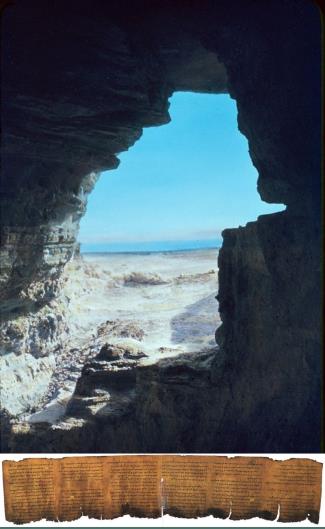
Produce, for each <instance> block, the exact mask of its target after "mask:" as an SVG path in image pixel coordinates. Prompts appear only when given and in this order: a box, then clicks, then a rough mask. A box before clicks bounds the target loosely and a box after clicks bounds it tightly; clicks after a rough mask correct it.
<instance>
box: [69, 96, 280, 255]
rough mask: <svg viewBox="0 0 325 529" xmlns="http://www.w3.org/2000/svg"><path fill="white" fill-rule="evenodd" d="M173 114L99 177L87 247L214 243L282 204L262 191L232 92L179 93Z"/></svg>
mask: <svg viewBox="0 0 325 529" xmlns="http://www.w3.org/2000/svg"><path fill="white" fill-rule="evenodd" d="M169 112H170V116H171V122H170V123H168V124H167V125H163V126H160V127H150V128H146V129H144V131H143V135H142V136H141V138H140V139H139V140H138V141H137V142H136V143H135V145H134V146H132V147H131V148H130V149H129V150H128V151H126V152H123V153H121V154H120V155H119V159H120V161H121V163H120V165H119V167H118V169H116V170H112V171H106V172H103V173H102V175H101V176H100V179H99V181H98V182H97V184H96V186H95V188H94V190H93V191H92V193H91V194H90V196H89V199H88V206H87V212H86V214H85V216H84V217H83V219H82V220H81V223H80V235H79V241H80V242H81V243H82V244H81V248H82V251H123V250H125V251H128V250H129V251H137V250H139V251H141V250H142V249H143V250H150V249H152V250H155V249H157V250H159V249H163V250H168V249H185V248H197V247H215V246H216V245H217V246H219V245H220V241H221V231H222V230H223V229H224V228H233V227H237V226H239V225H241V226H244V225H245V224H246V223H247V222H249V221H252V220H255V219H256V218H257V217H258V216H259V215H262V214H267V213H273V212H275V211H281V210H282V209H284V206H283V205H281V204H267V203H265V202H262V200H261V198H260V196H259V194H258V193H257V190H256V183H257V171H256V169H255V168H254V166H253V164H252V161H251V159H250V157H249V154H248V142H247V140H246V138H245V136H243V135H242V134H241V133H240V132H239V131H238V128H237V108H236V102H235V101H234V100H233V99H231V98H230V96H229V95H226V94H218V95H216V94H194V93H190V92H177V93H175V94H174V95H173V96H172V97H171V98H170V109H169Z"/></svg>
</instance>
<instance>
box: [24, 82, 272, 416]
mask: <svg viewBox="0 0 325 529" xmlns="http://www.w3.org/2000/svg"><path fill="white" fill-rule="evenodd" d="M169 111H170V116H171V122H170V123H169V124H168V125H167V126H164V127H153V128H147V129H145V130H144V133H143V136H142V137H141V138H140V139H139V140H138V141H137V142H136V144H135V145H134V146H133V147H132V149H131V150H130V151H128V152H125V153H122V155H120V160H121V165H120V167H119V168H118V169H117V170H115V171H109V172H107V173H104V174H102V175H101V176H100V177H99V179H98V180H97V182H96V184H95V187H94V190H93V191H92V192H91V193H90V195H89V197H88V206H87V211H86V213H85V215H84V216H83V218H82V219H81V223H80V235H79V241H80V242H79V243H80V253H79V252H77V255H76V256H75V257H74V259H73V260H72V261H71V262H70V263H69V264H68V266H67V268H66V272H65V275H66V283H65V286H64V288H63V291H62V295H64V296H66V299H68V300H69V314H70V318H69V319H70V338H69V343H68V344H66V347H65V348H64V349H63V351H62V354H61V358H60V359H59V365H60V369H59V370H56V372H55V374H54V377H53V378H52V387H51V391H52V396H53V395H54V401H55V402H54V404H52V405H51V402H49V403H47V404H46V410H45V412H44V411H39V410H37V411H36V413H34V414H32V416H31V417H29V420H30V421H31V422H33V421H37V422H38V421H40V420H49V417H50V419H51V420H58V419H59V418H60V417H61V415H62V413H63V411H64V409H65V404H66V401H67V400H68V398H69V396H70V395H71V394H72V393H73V390H74V387H75V383H76V381H77V379H78V377H79V376H80V372H81V368H82V366H83V365H84V363H85V362H86V361H91V359H92V358H94V357H96V358H98V359H100V360H101V361H108V362H109V363H110V365H111V368H112V369H125V368H127V367H130V366H131V367H132V366H133V365H137V364H139V363H140V364H141V365H150V364H152V363H155V362H157V361H159V360H162V359H166V358H169V357H177V356H179V355H182V354H186V353H204V352H209V351H210V352H212V351H213V352H214V353H215V352H216V351H217V345H216V340H215V332H216V329H217V328H218V327H219V325H220V323H221V321H220V316H219V312H218V303H217V300H216V295H217V292H218V252H219V248H220V246H221V244H222V236H221V232H222V230H223V229H224V228H229V227H237V226H239V225H245V224H246V223H247V222H249V221H254V220H256V218H257V216H259V215H261V214H268V213H274V212H276V211H280V210H281V209H282V206H281V205H279V204H277V205H274V204H273V205H271V204H267V203H265V202H262V201H261V199H260V197H259V195H258V193H257V190H256V180H257V172H256V170H255V168H254V167H253V165H252V162H251V159H250V157H249V153H248V145H247V140H246V138H245V137H244V136H243V135H242V134H240V132H239V131H238V128H237V109H236V103H235V101H234V100H232V99H231V98H230V96H229V95H228V94H218V95H216V94H197V93H192V92H177V93H175V94H174V95H173V96H172V97H171V99H170V109H169ZM62 384H63V387H64V388H65V390H64V391H63V392H62ZM60 386H61V387H60ZM55 388H56V389H55ZM53 390H54V391H53ZM57 395H61V398H60V402H61V403H62V405H61V404H59V405H58V403H57Z"/></svg>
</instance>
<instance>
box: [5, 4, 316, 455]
mask: <svg viewBox="0 0 325 529" xmlns="http://www.w3.org/2000/svg"><path fill="white" fill-rule="evenodd" d="M21 20H24V27H23V28H22V26H21ZM71 21H73V22H71ZM3 27H4V33H5V35H4V37H5V38H4V54H5V55H6V56H8V57H10V58H11V60H8V61H7V62H6V63H5V66H4V71H3V75H4V87H3V95H4V100H5V101H6V105H5V107H4V112H3V115H4V120H3V125H4V139H3V158H4V161H3V176H4V178H3V184H4V185H3V188H4V193H3V199H2V200H3V202H2V208H1V209H2V220H3V222H2V225H3V234H4V236H3V249H2V251H3V266H2V269H1V271H2V279H1V285H2V298H1V299H2V307H3V310H4V311H6V320H5V321H4V331H3V332H4V333H8V329H9V328H10V325H12V322H13V321H16V319H17V318H18V317H19V318H20V317H22V316H23V317H26V318H29V317H30V314H31V312H32V313H33V314H34V316H33V318H34V317H37V315H39V318H40V320H39V321H41V319H42V317H43V316H42V313H41V312H40V310H43V309H42V307H44V306H46V305H47V304H48V303H50V302H52V300H54V298H55V296H56V295H57V293H58V291H59V284H60V274H61V272H62V270H63V268H64V264H65V263H66V262H67V260H69V259H70V258H71V255H72V254H73V251H74V247H75V239H76V234H77V229H78V222H79V219H80V216H81V215H82V214H83V212H84V210H85V204H86V196H87V193H88V192H89V191H90V190H91V187H92V185H93V184H94V182H95V179H96V173H97V172H98V171H101V170H103V169H113V168H115V167H116V166H117V164H118V160H117V158H116V155H117V154H118V153H119V152H121V151H123V150H126V149H128V148H129V147H130V146H131V145H132V144H133V143H134V142H135V141H136V140H137V139H138V138H139V137H140V136H141V131H142V128H143V127H144V126H156V125H161V124H164V123H167V122H168V121H169V115H168V96H169V95H170V94H171V93H172V92H173V91H175V90H193V91H206V92H214V93H220V92H225V91H226V90H228V91H229V93H230V95H231V96H232V97H233V98H235V99H236V101H237V106H238V125H239V129H240V130H241V131H242V132H243V133H244V134H245V135H246V136H247V138H248V141H249V150H250V154H251V157H252V160H253V163H254V165H255V166H256V168H257V170H258V173H259V179H258V190H259V192H260V194H261V197H262V199H263V200H266V201H269V202H277V203H284V204H286V205H287V210H286V211H285V212H284V213H281V214H276V215H272V216H267V217H261V218H260V219H258V221H257V222H255V223H250V224H248V225H247V226H246V227H245V228H239V229H237V230H226V231H225V232H224V245H223V249H222V251H221V252H220V258H219V259H220V261H219V265H220V292H219V301H220V311H221V318H222V321H223V324H222V326H221V328H220V330H219V331H218V336H217V340H218V343H219V345H220V347H221V351H220V353H219V354H218V355H217V356H216V357H215V359H214V361H212V363H211V370H210V375H209V377H208V378H207V376H206V374H204V376H203V375H202V373H201V369H200V368H198V367H197V369H196V375H195V376H197V377H198V379H199V380H200V382H199V383H198V384H197V385H196V386H195V387H194V388H192V385H191V380H192V379H191V377H189V378H188V379H187V381H186V382H185V383H184V384H182V383H181V382H180V383H178V382H177V383H176V384H174V383H173V380H172V379H171V380H169V379H168V376H167V375H166V377H165V375H161V376H160V374H159V373H165V372H164V371H163V370H162V371H159V372H156V371H155V370H151V371H150V372H149V373H148V375H147V377H148V378H146V377H144V378H142V377H141V376H140V375H139V380H143V384H144V385H147V384H149V385H150V391H149V390H148V391H147V393H146V394H147V395H148V396H150V395H151V394H152V393H151V391H153V388H156V389H155V391H156V393H157V395H158V397H155V399H154V400H153V402H156V403H157V407H156V412H154V411H152V406H153V405H151V404H150V402H151V401H150V400H146V397H145V393H143V392H142V390H141V387H142V386H141V384H142V383H141V384H140V386H139V385H138V386H137V387H138V390H137V394H138V400H137V402H139V403H141V405H139V406H137V408H136V409H137V415H136V417H137V421H138V423H137V424H139V425H141V424H142V427H141V428H142V429H141V431H142V434H141V438H142V443H143V444H142V445H141V444H140V446H143V447H144V448H145V449H147V448H148V447H149V445H148V442H147V438H148V436H149V435H150V436H151V438H153V439H156V442H157V446H156V448H157V450H158V451H159V450H161V449H162V448H164V449H165V448H167V449H168V451H177V450H178V449H179V450H190V451H193V450H194V449H200V450H201V451H202V447H205V446H206V447H207V449H206V450H204V449H203V451H207V450H212V451H217V450H223V451H229V450H240V451H245V450H246V449H247V450H248V451H254V450H255V451H262V452H263V451H270V452H274V451H278V450H279V451H282V452H283V451H296V452H299V451H301V452H305V451H316V452H317V451H319V450H320V421H319V416H320V407H321V398H320V390H319V388H320V293H319V291H320V288H319V286H320V140H321V129H320V115H321V114H320V86H321V85H320V16H319V13H318V10H317V7H316V6H315V5H314V4H313V3H311V2H309V1H307V0H298V1H296V0H295V1H293V0H274V1H273V2H272V3H271V4H270V2H267V1H266V0H262V1H260V2H258V3H256V2H252V1H250V0H245V1H243V2H240V3H238V2H236V1H230V2H229V1H228V2H213V1H210V0H206V1H205V2H203V3H202V2H197V1H191V2H185V1H184V2H183V1H180V2H169V1H166V2H159V1H156V2H145V1H140V0H137V1H135V2H133V3H132V4H130V3H129V2H127V3H124V2H123V1H120V2H110V3H107V4H103V3H102V2H99V1H95V2H92V3H91V5H90V3H89V2H74V1H72V2H69V6H67V5H66V4H65V5H64V8H63V3H62V2H56V3H55V4H52V5H51V6H49V5H46V6H45V5H44V2H39V1H36V0H33V1H32V2H30V1H28V2H27V1H22V2H20V5H19V7H18V6H10V7H8V8H7V9H6V11H5V14H4V20H3ZM67 28H69V31H67ZM22 41H23V42H25V45H24V46H23V47H22V46H21V42H22ZM202 164H204V161H202ZM203 166H204V165H203ZM35 315H36V316H35ZM8 326H9V327H8ZM32 327H33V326H30V327H29V328H31V329H32ZM59 334H61V330H59V328H58V335H59ZM9 336H10V332H9ZM25 343H26V344H27V343H30V339H27V340H25ZM32 349H33V348H32ZM6 351H7V346H5V352H6ZM13 352H14V351H13ZM22 352H23V353H24V354H25V353H27V354H31V356H32V357H33V358H35V355H34V356H33V353H32V351H31V350H30V351H26V349H25V348H23V351H22ZM14 354H17V351H16V352H14ZM37 354H38V353H37ZM36 356H37V355H36ZM8 361H9V357H8ZM32 361H34V360H32ZM26 362H27V364H28V360H27V359H26ZM10 363H11V361H10ZM13 364H14V362H13ZM27 364H26V367H27ZM141 373H142V371H141ZM166 373H169V371H168V370H167V371H166ZM201 375H202V376H201ZM18 387H19V386H18ZM143 387H144V386H143ZM146 387H147V386H146ZM159 388H161V389H159ZM163 388H165V389H166V388H168V390H166V391H165V389H163ZM189 388H192V389H189ZM17 391H18V392H19V391H22V388H20V390H17ZM184 391H186V394H187V395H190V397H189V398H187V397H186V398H185V399H184V398H183V397H184ZM206 395H209V397H208V398H207V400H206V405H205V406H204V409H203V408H202V407H201V404H200V403H201V402H202V399H203V401H204V399H205V396H206ZM148 398H149V397H148ZM174 399H175V400H174ZM171 400H172V401H173V402H174V405H173V406H171V404H170V401H171ZM158 403H159V404H158ZM176 403H178V405H179V406H180V408H179V407H178V406H177V405H176ZM194 403H197V405H195V404H194ZM179 409H180V410H181V418H180V413H179ZM190 409H192V410H193V409H195V410H197V413H199V414H200V416H201V415H202V416H203V417H204V420H203V422H201V421H196V420H195V421H193V422H194V424H196V425H198V429H196V428H195V427H194V429H193V426H191V427H187V426H186V424H187V422H186V420H187V419H186V420H185V418H186V417H189V418H190V417H193V416H192V415H191V413H190ZM216 410H217V411H216ZM153 417H156V418H153ZM176 418H177V419H176ZM71 420H72V419H71ZM96 420H97V418H96V417H95V418H93V419H92V421H91V428H90V426H87V425H88V423H87V421H86V423H87V424H86V425H85V424H84V419H83V420H81V422H80V420H79V419H78V421H79V422H78V421H77V422H78V425H79V426H80V424H83V426H82V428H84V430H83V433H80V429H79V430H78V431H79V433H78V436H79V439H86V438H87V439H90V438H91V439H93V438H94V437H92V436H89V429H90V430H91V431H92V432H95V431H96V428H97V427H96V424H97V423H96ZM98 420H99V419H98ZM191 420H192V419H191ZM184 421H185V423H184ZM74 424H75V423H74ZM89 424H90V423H89ZM184 424H185V426H184ZM188 424H190V422H189V423H188ZM212 424H213V425H214V426H213V428H212V427H211V425H212ZM79 426H78V428H79ZM121 429H122V430H123V432H124V434H125V433H126V432H128V431H129V430H128V426H127V421H126V422H125V423H123V425H122V426H121ZM45 431H46V432H47V431H48V429H46V428H45ZM163 431H167V432H168V433H167V434H166V435H167V438H166V436H162V432H163ZM202 431H204V432H205V436H204V437H202V435H203V434H202ZM208 431H209V433H207V432H208ZM84 432H87V433H86V434H85V433H84ZM211 432H212V433H211ZM19 435H20V434H19ZM46 435H47V434H46ZM33 436H34V438H36V437H37V435H36V433H35V432H34V433H33ZM59 438H60V442H61V443H63V437H60V436H59ZM121 439H122V437H121V436H120V434H118V435H117V436H116V438H115V440H114V439H112V438H110V443H111V447H109V446H108V445H107V450H110V449H111V448H112V447H113V446H120V445H119V443H120V442H121ZM163 439H164V440H163ZM173 439H174V444H173ZM189 439H190V441H189ZM200 439H201V440H202V439H203V440H202V442H201V440H200ZM204 439H205V441H204ZM176 440H177V441H176ZM23 442H27V441H26V437H25V441H23ZM84 442H85V443H86V441H84ZM51 443H52V441H51V442H50V444H49V445H48V446H47V448H48V449H49V450H56V448H55V446H54V445H55V443H54V444H53V443H52V444H51ZM87 443H88V441H87ZM159 443H160V444H159ZM88 444H89V443H88ZM88 444H87V446H88ZM106 444H107V443H106ZM108 444H109V443H108ZM81 445H82V443H81ZM81 445H80V446H81ZM131 445H132V443H131ZM17 446H18V445H17ZM17 446H16V448H17ZM45 446H46V444H45V445H44V447H45ZM137 446H139V445H138V444H137V442H136V441H134V447H137ZM150 446H151V445H150ZM64 447H65V446H64ZM191 447H194V448H193V450H192V449H191ZM65 448H66V447H65ZM89 448H91V447H89ZM126 449H127V450H128V451H132V446H128V447H127V448H126ZM134 449H136V448H134ZM62 450H63V445H62ZM62 450H61V451H62ZM122 450H123V446H121V449H119V450H118V451H122ZM59 451H60V450H59ZM66 451H68V450H67V449H66ZM89 451H91V450H90V449H89ZM152 451H154V450H152Z"/></svg>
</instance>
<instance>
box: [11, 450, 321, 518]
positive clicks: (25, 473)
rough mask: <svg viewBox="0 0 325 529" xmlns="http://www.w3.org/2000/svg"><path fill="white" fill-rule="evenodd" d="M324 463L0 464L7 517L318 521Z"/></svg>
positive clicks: (188, 459) (110, 459)
mask: <svg viewBox="0 0 325 529" xmlns="http://www.w3.org/2000/svg"><path fill="white" fill-rule="evenodd" d="M322 466H323V465H322V463H319V462H317V461H314V460H312V459H308V458H303V459H300V458H291V459H287V460H283V461H282V460H281V461H280V460H274V459H271V458H268V457H243V456H235V457H227V456H214V455H204V456H195V455H190V456H187V455H184V456H183V455H135V456H130V455H125V456H124V455H121V456H113V455H112V456H82V457H79V456H77V457H64V458H30V459H23V460H21V461H18V462H15V461H8V460H7V461H4V462H3V483H4V497H5V513H6V519H7V521H9V522H13V523H15V524H24V523H29V522H32V521H38V520H43V519H45V520H47V521H58V522H63V521H73V520H76V519H78V518H80V517H81V516H88V517H90V518H96V519H114V518H117V517H120V516H123V515H126V514H128V515H130V516H137V517H146V518H159V517H161V516H162V515H163V514H169V515H171V516H176V517H181V518H198V517H203V516H209V515H213V516H214V517H217V518H222V519H226V518H230V519H231V520H245V519H250V518H253V517H259V518H263V519H265V520H271V521H279V522H298V521H302V520H306V519H308V520H310V521H311V522H313V523H318V521H319V512H320V502H321V482H322Z"/></svg>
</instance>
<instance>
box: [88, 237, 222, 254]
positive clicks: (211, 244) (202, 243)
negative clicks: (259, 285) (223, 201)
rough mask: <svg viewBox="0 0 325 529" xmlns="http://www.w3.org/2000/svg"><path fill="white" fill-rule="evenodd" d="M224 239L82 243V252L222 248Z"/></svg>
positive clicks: (135, 251)
mask: <svg viewBox="0 0 325 529" xmlns="http://www.w3.org/2000/svg"><path fill="white" fill-rule="evenodd" d="M221 244H222V239H205V240H204V239H203V240H202V239H201V240H194V241H147V242H116V243H81V244H80V251H81V253H139V252H150V253H151V252H175V251H186V250H201V249H202V250H203V249H208V248H212V249H214V248H220V246H221Z"/></svg>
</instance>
